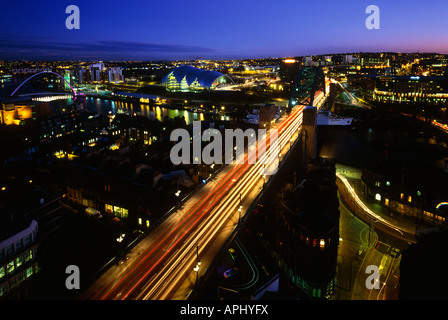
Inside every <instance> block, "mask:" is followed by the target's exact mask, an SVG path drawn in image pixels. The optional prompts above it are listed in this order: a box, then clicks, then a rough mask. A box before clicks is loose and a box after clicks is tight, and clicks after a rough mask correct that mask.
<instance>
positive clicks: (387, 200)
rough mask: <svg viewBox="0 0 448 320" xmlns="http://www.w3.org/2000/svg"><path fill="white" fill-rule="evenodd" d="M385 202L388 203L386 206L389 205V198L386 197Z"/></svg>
mask: <svg viewBox="0 0 448 320" xmlns="http://www.w3.org/2000/svg"><path fill="white" fill-rule="evenodd" d="M384 204H385V205H386V206H388V205H389V199H387V198H386V199H384Z"/></svg>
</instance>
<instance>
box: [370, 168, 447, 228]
mask: <svg viewBox="0 0 448 320" xmlns="http://www.w3.org/2000/svg"><path fill="white" fill-rule="evenodd" d="M420 171H421V173H420ZM446 183H447V180H446V178H445V177H444V176H443V175H440V174H439V173H437V172H432V171H429V170H424V169H423V168H418V169H417V168H406V169H403V168H401V167H398V166H393V165H387V164H385V165H383V166H381V167H378V168H374V169H364V170H363V172H362V184H363V193H364V194H365V195H366V197H367V199H369V200H370V201H374V202H376V203H379V204H382V205H384V206H385V207H387V208H388V210H390V212H391V215H394V214H395V215H400V216H406V217H409V218H415V219H417V220H420V221H425V222H427V223H429V224H434V225H440V224H442V225H443V224H446V222H447V219H448V206H447V205H445V203H447V202H446V200H447V197H446V188H445V187H443V186H445V185H446Z"/></svg>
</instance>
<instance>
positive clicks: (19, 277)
mask: <svg viewBox="0 0 448 320" xmlns="http://www.w3.org/2000/svg"><path fill="white" fill-rule="evenodd" d="M23 280H25V276H24V274H23V272H20V273H19V275H18V276H17V282H18V283H19V284H20V283H21V282H22V281H23Z"/></svg>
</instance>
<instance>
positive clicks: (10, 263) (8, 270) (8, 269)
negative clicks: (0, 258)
mask: <svg viewBox="0 0 448 320" xmlns="http://www.w3.org/2000/svg"><path fill="white" fill-rule="evenodd" d="M6 271H7V272H8V273H12V272H14V260H13V261H11V262H9V263H8V265H7V266H6Z"/></svg>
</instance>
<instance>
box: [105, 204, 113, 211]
mask: <svg viewBox="0 0 448 320" xmlns="http://www.w3.org/2000/svg"><path fill="white" fill-rule="evenodd" d="M105 209H106V212H107V213H109V214H112V213H114V207H113V206H111V205H110V204H107V203H106V205H105Z"/></svg>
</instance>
